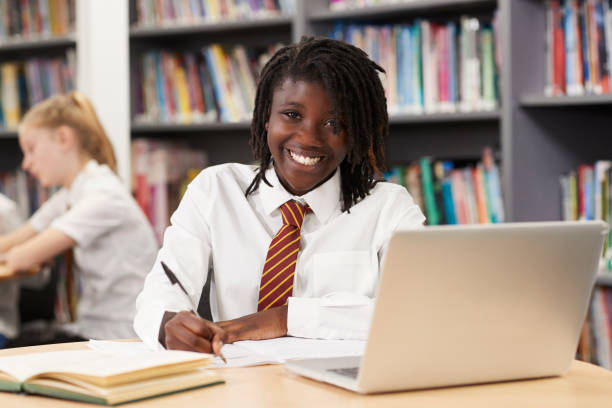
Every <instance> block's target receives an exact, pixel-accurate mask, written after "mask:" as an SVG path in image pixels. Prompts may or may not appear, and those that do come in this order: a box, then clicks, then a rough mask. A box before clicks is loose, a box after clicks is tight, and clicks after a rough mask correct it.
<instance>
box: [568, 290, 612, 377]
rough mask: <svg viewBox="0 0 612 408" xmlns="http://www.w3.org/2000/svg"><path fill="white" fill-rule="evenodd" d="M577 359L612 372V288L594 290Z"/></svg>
mask: <svg viewBox="0 0 612 408" xmlns="http://www.w3.org/2000/svg"><path fill="white" fill-rule="evenodd" d="M576 358H578V359H580V360H583V361H588V362H591V363H594V364H597V365H599V366H601V367H604V368H607V369H608V370H612V288H606V287H596V288H595V289H594V290H593V295H592V297H591V305H590V308H589V313H588V315H587V319H586V321H585V323H584V326H583V328H582V333H581V336H580V342H579V344H578V351H577V353H576Z"/></svg>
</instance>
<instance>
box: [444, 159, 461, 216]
mask: <svg viewBox="0 0 612 408" xmlns="http://www.w3.org/2000/svg"><path fill="white" fill-rule="evenodd" d="M442 166H443V169H444V178H443V179H442V202H443V203H444V215H445V217H446V223H447V224H457V216H456V215H455V205H454V202H453V187H452V184H451V178H450V173H451V171H452V170H453V167H454V166H453V162H452V161H448V160H447V161H444V162H442Z"/></svg>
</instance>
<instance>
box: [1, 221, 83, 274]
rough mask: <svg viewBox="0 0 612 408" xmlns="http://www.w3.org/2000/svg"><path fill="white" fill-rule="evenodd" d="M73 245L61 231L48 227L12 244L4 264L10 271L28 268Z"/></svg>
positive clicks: (74, 243) (70, 239)
mask: <svg viewBox="0 0 612 408" xmlns="http://www.w3.org/2000/svg"><path fill="white" fill-rule="evenodd" d="M75 245H76V242H75V241H74V240H73V239H72V238H70V237H69V236H68V235H66V234H65V233H63V232H62V231H60V230H58V229H55V228H48V229H46V230H44V231H43V232H41V233H39V234H37V235H36V236H34V237H33V238H31V239H29V240H27V241H25V242H23V243H22V244H20V245H17V246H14V247H13V248H12V249H11V250H10V251H9V252H8V255H7V258H6V264H7V266H8V268H9V270H11V271H23V270H28V269H30V268H32V267H34V266H36V265H40V264H41V263H42V262H44V261H46V260H48V259H51V258H52V257H54V256H55V255H58V254H60V253H62V252H63V251H65V250H66V249H68V248H72V247H73V246H75Z"/></svg>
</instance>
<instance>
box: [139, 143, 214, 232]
mask: <svg viewBox="0 0 612 408" xmlns="http://www.w3.org/2000/svg"><path fill="white" fill-rule="evenodd" d="M131 163H132V187H133V194H134V197H135V198H136V201H137V202H138V205H139V206H140V208H141V209H142V210H143V211H144V213H145V214H146V216H147V218H148V220H149V222H150V223H151V225H152V226H153V231H154V232H155V236H156V238H157V240H158V242H159V244H161V243H162V240H163V234H164V231H165V229H166V227H167V226H168V225H169V224H170V215H171V214H172V213H173V212H174V210H176V208H177V207H178V204H179V202H180V200H181V197H182V196H183V194H184V192H185V190H186V188H187V185H188V184H189V183H190V182H191V180H193V179H194V178H195V176H197V175H198V173H199V172H200V171H201V170H202V169H204V168H205V167H206V166H207V164H208V159H207V156H206V153H205V152H203V151H201V150H197V149H193V148H191V147H189V146H186V145H181V144H179V143H171V142H161V141H153V140H149V139H137V140H134V141H133V142H132V160H131Z"/></svg>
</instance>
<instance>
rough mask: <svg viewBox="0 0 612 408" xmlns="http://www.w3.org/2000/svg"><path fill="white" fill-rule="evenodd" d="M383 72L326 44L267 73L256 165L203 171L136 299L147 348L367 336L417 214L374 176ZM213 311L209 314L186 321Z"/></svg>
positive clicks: (257, 117) (381, 135)
mask: <svg viewBox="0 0 612 408" xmlns="http://www.w3.org/2000/svg"><path fill="white" fill-rule="evenodd" d="M379 72H382V69H381V68H380V67H379V66H378V65H376V64H375V63H374V62H372V61H371V60H370V59H369V58H368V57H367V55H366V54H365V53H364V52H363V51H361V50H359V49H358V48H355V47H353V46H351V45H347V44H345V43H342V42H339V41H335V40H330V39H313V38H310V39H303V40H302V41H301V42H300V43H299V44H296V45H292V46H288V47H285V48H282V49H281V50H279V51H278V52H277V53H276V54H275V55H274V56H273V58H272V59H271V60H270V61H269V62H268V63H267V64H266V66H265V67H264V68H263V70H262V72H261V75H260V78H259V83H258V88H257V95H256V100H255V111H254V113H253V121H252V124H251V146H252V147H253V151H254V154H255V158H256V159H258V160H259V161H260V164H259V166H258V167H256V166H247V165H241V164H235V163H232V164H224V165H220V166H215V167H210V168H208V169H206V170H204V171H203V172H202V173H200V175H199V176H198V177H197V178H196V179H195V180H194V181H193V182H192V183H191V185H190V186H189V188H188V190H187V193H186V194H185V196H184V197H183V200H182V201H181V204H180V205H179V208H178V209H177V210H176V212H175V213H174V214H173V216H172V219H171V226H170V227H169V228H168V229H167V230H166V233H165V236H164V244H163V247H162V249H161V250H160V252H159V254H158V261H157V262H156V263H155V265H154V267H153V270H152V271H151V273H150V274H149V275H148V276H147V280H146V282H145V287H144V289H143V291H142V293H141V294H140V295H139V297H138V301H137V309H138V311H137V315H136V319H135V323H134V325H135V329H136V332H137V333H138V334H139V336H140V337H141V338H142V339H143V340H144V341H145V342H146V343H148V344H149V345H150V346H152V347H158V348H161V347H162V346H165V347H166V348H169V349H184V350H195V351H202V352H211V351H213V352H215V353H218V352H219V350H220V348H221V346H222V344H223V343H231V342H234V341H237V340H257V339H267V338H274V337H280V336H285V335H292V336H300V337H312V338H329V339H331V338H334V339H356V338H357V339H365V338H366V336H367V330H368V324H369V316H370V314H371V311H372V305H373V297H374V295H375V290H376V286H377V284H378V279H379V270H380V266H381V260H382V258H383V256H384V253H385V250H386V247H387V244H388V241H389V239H390V238H391V235H392V233H393V231H394V230H395V229H397V228H398V226H400V224H401V225H402V227H403V228H411V227H414V228H417V227H420V226H422V224H423V222H424V219H425V218H424V216H423V214H422V213H421V211H420V209H419V208H418V206H416V205H415V204H414V201H413V200H412V198H411V197H410V195H409V194H408V192H407V191H406V189H404V188H403V187H401V186H398V185H395V184H391V183H386V182H378V181H377V175H378V174H379V173H380V169H381V168H382V167H383V162H384V153H383V146H384V139H385V137H386V136H387V134H388V116H387V110H386V100H385V96H384V91H383V88H382V85H381V82H380V79H379V77H378V75H379ZM160 261H163V262H164V263H165V264H166V265H168V266H169V268H170V269H171V270H172V271H174V273H175V274H176V276H177V278H178V280H179V281H180V282H181V283H182V286H183V287H184V288H185V291H186V293H187V295H186V294H184V293H183V292H181V291H180V290H179V289H178V287H177V286H173V285H172V284H171V283H170V281H169V280H168V278H167V277H166V276H165V275H164V272H163V271H162V267H161V266H160V263H161V262H160ZM208 307H210V309H211V315H210V316H209V317H210V318H209V319H204V318H203V317H200V316H198V315H196V314H195V313H192V312H190V311H191V310H199V311H200V312H202V315H204V316H205V314H204V313H203V311H205V310H207V309H208ZM213 322H214V323H213Z"/></svg>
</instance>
